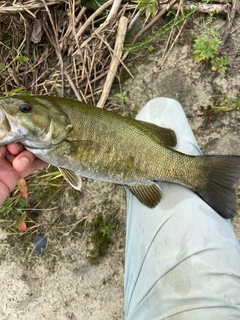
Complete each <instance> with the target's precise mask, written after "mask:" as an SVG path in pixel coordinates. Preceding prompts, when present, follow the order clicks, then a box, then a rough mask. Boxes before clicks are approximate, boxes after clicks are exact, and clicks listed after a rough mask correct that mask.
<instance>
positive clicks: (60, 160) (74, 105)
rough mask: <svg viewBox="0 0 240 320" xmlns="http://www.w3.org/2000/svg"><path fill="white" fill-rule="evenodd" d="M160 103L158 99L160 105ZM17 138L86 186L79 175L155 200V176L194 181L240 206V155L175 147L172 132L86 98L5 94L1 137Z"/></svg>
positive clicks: (219, 199)
mask: <svg viewBox="0 0 240 320" xmlns="http://www.w3.org/2000/svg"><path fill="white" fill-rule="evenodd" d="M159 107H161V106H159ZM10 142H20V143H22V144H23V145H24V146H25V147H26V149H28V150H29V151H31V152H32V153H33V154H35V155H36V156H38V157H39V158H40V159H42V160H44V161H46V162H48V163H50V164H53V165H55V166H57V167H58V168H59V170H60V171H61V172H62V174H63V175H64V177H65V178H66V179H67V180H68V182H69V183H70V184H71V185H72V186H73V187H74V188H76V189H80V188H81V176H85V177H88V178H92V179H98V180H101V181H109V182H113V183H118V184H122V185H125V186H126V187H127V188H128V189H129V190H130V191H131V192H132V193H133V194H134V195H135V196H136V197H137V198H138V199H139V200H140V201H141V202H142V203H143V204H145V205H146V206H148V207H150V208H152V207H155V206H156V205H157V204H158V203H159V201H160V199H161V190H160V187H159V185H158V184H156V182H158V181H170V182H175V183H178V184H181V185H184V186H186V187H188V188H190V189H192V190H193V191H194V192H195V193H196V194H198V195H199V196H200V197H201V198H202V199H203V200H204V201H205V202H207V203H208V204H209V205H210V206H211V207H212V208H213V209H214V210H215V211H216V212H217V213H219V214H220V215H221V216H223V217H224V218H231V217H233V216H234V215H235V213H236V191H235V183H236V182H237V180H238V179H239V177H240V161H239V159H240V157H239V156H234V155H233V156H189V155H185V154H182V153H180V152H177V151H175V150H173V149H172V148H173V147H174V146H175V145H176V135H175V133H174V132H173V131H172V130H170V129H167V128H160V127H158V126H156V125H153V124H150V123H146V122H143V121H137V120H135V119H131V118H126V117H123V116H120V115H117V114H115V113H112V112H108V111H106V110H102V109H98V108H95V107H93V106H89V105H87V104H85V103H82V102H79V101H75V100H71V99H65V98H57V97H47V96H30V97H21V96H15V97H11V98H0V145H4V144H7V143H10Z"/></svg>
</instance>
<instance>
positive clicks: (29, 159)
mask: <svg viewBox="0 0 240 320" xmlns="http://www.w3.org/2000/svg"><path fill="white" fill-rule="evenodd" d="M34 159H35V156H34V155H33V154H32V153H31V152H29V151H27V150H24V151H23V152H21V153H20V154H19V155H18V156H17V157H16V158H15V159H14V160H13V162H12V165H13V167H14V169H15V170H16V171H18V172H23V171H26V169H28V168H31V167H32V164H33V162H34Z"/></svg>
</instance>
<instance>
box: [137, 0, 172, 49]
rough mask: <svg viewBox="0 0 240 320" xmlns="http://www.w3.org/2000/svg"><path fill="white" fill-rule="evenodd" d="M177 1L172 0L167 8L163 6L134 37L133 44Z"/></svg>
mask: <svg viewBox="0 0 240 320" xmlns="http://www.w3.org/2000/svg"><path fill="white" fill-rule="evenodd" d="M175 2H177V0H171V1H170V2H169V3H168V4H167V5H166V7H165V8H163V9H162V10H161V11H160V12H159V13H158V14H157V15H156V16H155V17H154V18H153V19H152V20H151V21H150V22H149V23H148V24H147V25H146V26H145V27H144V28H142V30H140V31H139V32H138V33H137V34H136V36H135V37H134V39H133V41H132V43H131V45H133V44H135V43H136V42H137V40H138V39H139V38H140V37H141V36H142V35H143V34H144V33H145V32H146V31H147V30H149V29H150V28H151V27H152V26H153V25H154V24H155V23H156V22H157V21H158V20H159V19H160V18H161V17H162V16H163V15H164V14H166V13H167V11H168V10H169V9H170V8H171V7H172V5H173V4H174V3H175Z"/></svg>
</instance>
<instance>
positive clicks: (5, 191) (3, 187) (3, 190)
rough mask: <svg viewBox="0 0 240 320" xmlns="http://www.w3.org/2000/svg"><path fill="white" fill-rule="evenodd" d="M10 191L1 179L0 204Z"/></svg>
mask: <svg viewBox="0 0 240 320" xmlns="http://www.w3.org/2000/svg"><path fill="white" fill-rule="evenodd" d="M10 191H11V190H10V188H9V187H8V186H7V185H6V184H5V183H4V182H3V181H0V205H2V204H3V202H4V201H5V199H6V198H7V197H8V195H9V193H10Z"/></svg>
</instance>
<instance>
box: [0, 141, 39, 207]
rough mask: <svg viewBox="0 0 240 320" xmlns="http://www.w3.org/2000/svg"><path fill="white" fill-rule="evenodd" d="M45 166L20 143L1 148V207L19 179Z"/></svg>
mask: <svg viewBox="0 0 240 320" xmlns="http://www.w3.org/2000/svg"><path fill="white" fill-rule="evenodd" d="M44 165H45V162H44V161H42V160H40V159H38V158H36V157H35V156H34V155H33V154H32V153H31V152H29V151H27V150H26V149H25V148H24V147H23V145H21V144H20V143H10V144H8V145H6V146H0V205H2V204H3V202H4V201H5V199H6V198H7V197H8V195H9V193H10V192H11V191H12V190H13V189H14V187H15V186H16V184H17V182H18V180H19V179H21V178H24V177H26V176H27V175H29V174H30V173H32V172H33V171H35V170H36V169H39V168H41V167H42V166H44Z"/></svg>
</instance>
